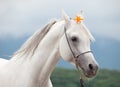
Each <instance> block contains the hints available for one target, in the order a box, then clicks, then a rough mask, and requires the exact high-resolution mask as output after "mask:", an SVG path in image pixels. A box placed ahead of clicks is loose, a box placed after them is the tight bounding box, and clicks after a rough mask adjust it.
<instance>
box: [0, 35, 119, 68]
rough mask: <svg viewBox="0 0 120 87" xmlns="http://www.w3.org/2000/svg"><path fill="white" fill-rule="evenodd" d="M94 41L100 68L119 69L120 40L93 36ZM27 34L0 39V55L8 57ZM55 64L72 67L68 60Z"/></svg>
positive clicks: (93, 48)
mask: <svg viewBox="0 0 120 87" xmlns="http://www.w3.org/2000/svg"><path fill="white" fill-rule="evenodd" d="M95 37H97V38H96V41H95V42H94V43H92V46H91V48H92V51H93V53H94V55H95V57H96V60H97V61H98V63H99V65H100V67H101V68H109V69H120V42H119V41H116V40H113V39H110V38H105V37H98V36H95ZM27 38H28V36H26V37H21V38H12V37H6V38H2V39H0V57H1V58H6V59H9V58H10V56H11V55H12V54H13V53H14V52H15V51H17V50H18V49H19V48H20V46H21V45H22V44H23V43H24V42H25V41H26V40H27ZM57 66H62V67H66V68H71V67H72V68H73V66H72V65H70V64H69V63H68V62H65V61H63V60H62V59H61V60H60V61H59V63H58V64H57Z"/></svg>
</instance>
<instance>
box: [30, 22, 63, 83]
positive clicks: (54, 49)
mask: <svg viewBox="0 0 120 87" xmlns="http://www.w3.org/2000/svg"><path fill="white" fill-rule="evenodd" d="M63 33H64V22H63V21H60V22H58V23H56V24H55V25H53V27H52V29H51V30H50V31H49V32H48V34H47V35H46V36H45V37H44V38H43V40H42V41H41V42H40V44H39V46H38V48H37V50H36V52H35V54H34V55H33V58H32V60H31V63H32V66H33V67H35V68H33V69H34V70H33V71H35V73H37V74H38V75H39V78H40V79H39V80H41V79H42V81H44V80H45V79H46V78H47V77H49V75H50V73H51V72H52V70H53V69H54V67H55V65H56V63H57V62H58V60H59V58H60V54H59V49H58V45H59V40H60V38H61V37H62V35H63ZM38 75H37V77H38ZM42 81H40V82H42Z"/></svg>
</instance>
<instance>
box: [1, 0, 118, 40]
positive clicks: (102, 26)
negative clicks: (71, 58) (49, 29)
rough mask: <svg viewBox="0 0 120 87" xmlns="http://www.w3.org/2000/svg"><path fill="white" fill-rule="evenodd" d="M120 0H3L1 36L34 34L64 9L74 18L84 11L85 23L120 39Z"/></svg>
mask: <svg viewBox="0 0 120 87" xmlns="http://www.w3.org/2000/svg"><path fill="white" fill-rule="evenodd" d="M119 3H120V0H0V38H4V37H8V36H12V37H15V38H18V37H22V36H25V35H30V34H33V32H34V31H36V30H37V29H39V28H40V27H41V26H43V25H44V24H45V23H47V22H48V21H49V20H50V19H52V18H60V17H61V10H62V9H64V10H65V11H66V13H68V14H69V16H70V17H72V18H74V17H75V15H76V14H77V13H79V12H80V10H83V11H84V17H85V24H86V26H87V27H88V28H89V30H90V31H91V32H92V33H93V34H95V35H99V36H102V37H103V36H104V37H109V38H112V39H115V40H117V41H120V5H119Z"/></svg>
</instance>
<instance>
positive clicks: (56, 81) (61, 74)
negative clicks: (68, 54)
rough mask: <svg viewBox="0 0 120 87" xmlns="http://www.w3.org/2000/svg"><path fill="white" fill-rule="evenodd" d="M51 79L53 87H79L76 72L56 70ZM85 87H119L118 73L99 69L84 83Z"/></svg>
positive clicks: (119, 75)
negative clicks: (94, 75) (93, 76)
mask: <svg viewBox="0 0 120 87" xmlns="http://www.w3.org/2000/svg"><path fill="white" fill-rule="evenodd" d="M51 79H52V83H53V86H54V87H80V83H79V75H78V72H77V70H69V69H63V68H56V69H55V70H54V72H53V73H52V76H51ZM85 87H120V71H116V70H107V69H101V70H99V72H98V74H97V76H96V77H95V78H93V79H92V80H86V81H85Z"/></svg>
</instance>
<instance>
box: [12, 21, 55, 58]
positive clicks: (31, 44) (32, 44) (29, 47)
mask: <svg viewBox="0 0 120 87" xmlns="http://www.w3.org/2000/svg"><path fill="white" fill-rule="evenodd" d="M56 22H57V20H56V19H54V20H51V21H50V22H49V23H48V24H46V25H45V26H44V27H43V28H42V29H39V30H38V31H36V32H35V33H34V34H33V35H32V36H31V37H30V38H29V39H28V40H27V41H26V42H25V43H24V44H23V45H22V47H21V48H20V49H19V50H18V51H17V52H16V53H15V54H14V55H13V57H15V56H17V55H21V56H22V55H33V54H34V52H35V51H36V49H37V47H38V45H39V43H40V42H41V40H42V39H43V38H44V37H45V35H46V34H47V33H48V32H49V30H50V29H51V27H52V26H53V25H54V24H55V23H56ZM30 53H31V54H30Z"/></svg>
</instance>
